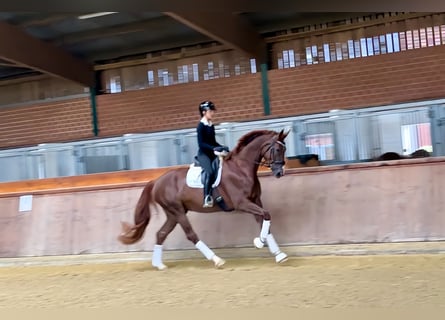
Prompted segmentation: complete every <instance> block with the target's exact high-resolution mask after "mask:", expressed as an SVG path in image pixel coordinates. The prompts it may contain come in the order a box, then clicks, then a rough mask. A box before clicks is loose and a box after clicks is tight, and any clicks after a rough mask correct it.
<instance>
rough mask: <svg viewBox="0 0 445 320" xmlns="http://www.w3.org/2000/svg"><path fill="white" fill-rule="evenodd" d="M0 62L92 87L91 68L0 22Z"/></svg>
mask: <svg viewBox="0 0 445 320" xmlns="http://www.w3.org/2000/svg"><path fill="white" fill-rule="evenodd" d="M0 43H3V44H7V45H2V46H0V58H1V59H3V60H6V61H9V62H12V63H16V64H20V65H21V66H24V67H28V68H30V69H34V70H37V71H40V72H43V73H47V74H51V75H53V76H56V77H60V78H64V79H67V80H71V81H74V82H77V83H80V84H83V85H85V86H88V87H90V86H93V85H94V71H93V67H92V66H91V65H90V64H88V63H87V62H85V61H83V60H80V59H78V58H75V57H74V56H72V55H70V54H68V53H66V52H65V51H63V50H62V49H60V48H58V47H55V46H53V45H51V44H49V43H46V42H44V41H42V40H39V39H36V38H34V37H32V36H31V35H29V34H27V33H26V32H24V31H22V30H21V29H19V28H18V27H15V26H12V25H10V24H8V23H5V22H0Z"/></svg>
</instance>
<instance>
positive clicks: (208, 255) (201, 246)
mask: <svg viewBox="0 0 445 320" xmlns="http://www.w3.org/2000/svg"><path fill="white" fill-rule="evenodd" d="M195 247H196V248H197V249H198V250H199V251H201V253H202V254H203V255H204V257H206V258H207V260H212V258H213V256H214V255H215V253H214V252H213V251H212V249H210V248H209V247H207V245H206V244H205V243H204V242H202V241H201V240H199V241H198V242H197V243H196V244H195Z"/></svg>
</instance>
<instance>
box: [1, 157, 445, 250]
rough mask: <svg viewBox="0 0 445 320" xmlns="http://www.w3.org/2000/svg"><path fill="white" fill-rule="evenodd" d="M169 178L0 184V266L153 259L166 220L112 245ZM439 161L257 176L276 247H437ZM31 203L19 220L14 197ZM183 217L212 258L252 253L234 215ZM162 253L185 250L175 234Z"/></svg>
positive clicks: (443, 228)
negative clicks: (50, 259) (150, 185)
mask: <svg viewBox="0 0 445 320" xmlns="http://www.w3.org/2000/svg"><path fill="white" fill-rule="evenodd" d="M169 169H170V168H163V169H153V170H141V171H130V172H116V173H107V174H97V175H85V176H79V177H65V178H57V179H43V180H36V181H24V182H11V183H1V184H0V221H1V229H2V232H1V233H0V257H22V256H48V255H77V254H87V253H112V252H128V251H151V250H152V247H153V244H154V240H155V232H156V231H157V229H158V228H160V226H161V224H162V223H163V221H164V219H165V217H164V215H163V214H162V213H160V212H159V211H154V212H153V214H152V219H151V222H150V225H149V226H148V228H147V230H146V234H145V237H144V238H143V240H142V241H141V242H139V243H137V244H135V245H132V246H124V245H122V244H120V243H119V242H118V241H117V236H118V235H119V233H120V221H122V220H124V221H132V219H133V216H132V215H133V210H134V207H135V205H136V202H137V200H138V197H139V195H140V192H141V190H142V188H143V185H144V184H145V182H146V181H148V180H150V179H154V178H156V177H157V176H159V174H162V173H163V172H165V171H166V170H169ZM444 172H445V158H444V157H442V158H432V159H431V158H430V159H426V158H423V159H411V160H396V161H388V162H371V163H361V164H349V165H340V166H329V167H309V168H298V169H289V170H287V172H286V173H287V174H286V175H285V176H284V177H283V178H281V179H276V178H274V177H272V176H271V175H270V174H269V173H264V172H260V181H261V183H262V189H263V198H262V199H263V203H264V206H265V208H267V209H268V210H270V212H271V213H272V231H273V232H274V234H275V238H276V240H277V241H278V243H279V244H281V245H291V244H341V243H374V242H399V241H413V240H416V241H428V240H445V216H444V215H443V208H444V206H445V199H444V197H443V192H442V190H444V189H445V176H444ZM23 194H33V203H32V210H31V211H28V212H19V211H18V208H19V196H20V195H23ZM189 217H190V219H191V222H192V225H193V226H194V228H195V231H196V232H197V233H198V235H199V236H200V237H201V238H202V239H203V240H204V241H205V242H206V243H207V244H208V245H209V246H210V247H213V248H217V247H218V248H231V247H243V246H247V247H251V246H252V240H253V238H254V237H255V236H257V234H258V232H259V227H258V225H257V224H256V223H255V221H254V219H253V218H252V217H251V216H250V215H246V214H240V213H239V212H234V213H233V212H232V213H225V212H218V213H213V214H202V213H196V212H190V213H189ZM165 248H166V249H167V250H172V249H193V245H192V244H191V243H190V242H189V241H188V240H187V239H186V237H185V235H184V233H183V231H182V230H181V229H180V227H179V226H177V227H176V229H175V230H174V231H173V233H172V234H171V235H170V236H169V238H168V239H167V241H166V243H165Z"/></svg>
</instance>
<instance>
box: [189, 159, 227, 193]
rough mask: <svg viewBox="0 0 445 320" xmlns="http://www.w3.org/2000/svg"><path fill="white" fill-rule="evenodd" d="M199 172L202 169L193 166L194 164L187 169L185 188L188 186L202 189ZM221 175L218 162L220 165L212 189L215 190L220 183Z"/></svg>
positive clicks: (220, 167)
mask: <svg viewBox="0 0 445 320" xmlns="http://www.w3.org/2000/svg"><path fill="white" fill-rule="evenodd" d="M201 172H202V167H200V166H195V164H194V163H192V164H191V165H190V167H189V169H188V170H187V176H186V178H185V181H186V183H187V186H189V187H190V188H204V185H203V184H202V181H201ZM221 173H222V161H220V165H219V168H218V175H217V177H216V180H215V182H214V183H213V185H212V188H216V187H217V186H218V185H219V183H220V182H221Z"/></svg>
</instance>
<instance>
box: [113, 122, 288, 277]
mask: <svg viewBox="0 0 445 320" xmlns="http://www.w3.org/2000/svg"><path fill="white" fill-rule="evenodd" d="M288 134H289V132H286V133H284V130H281V131H280V132H275V131H271V130H255V131H251V132H249V133H247V134H245V135H244V136H243V137H241V138H240V139H239V141H238V144H237V146H236V147H235V148H234V149H233V150H232V151H231V152H229V153H228V154H226V155H225V156H224V157H221V156H220V157H219V161H221V162H222V163H223V167H222V176H221V179H220V183H219V185H218V186H217V187H216V189H215V191H216V192H217V193H218V196H217V197H216V198H217V199H218V198H219V199H223V201H222V203H223V204H224V205H222V206H221V207H218V206H215V207H212V208H203V207H202V189H199V188H190V187H189V186H188V185H187V183H186V176H187V171H188V170H189V169H188V168H178V169H172V170H170V171H168V172H166V173H165V174H163V175H162V176H160V177H159V178H157V179H155V180H152V181H150V182H148V183H147V184H146V186H145V188H144V189H143V191H142V194H141V196H140V198H139V201H138V203H137V205H136V209H135V213H134V224H129V223H126V222H122V229H123V230H122V233H121V235H120V236H119V238H118V239H119V240H120V241H121V242H122V243H123V244H127V245H129V244H133V243H135V242H137V241H139V240H140V239H141V238H142V236H143V235H144V231H145V229H146V227H147V225H148V223H149V221H150V216H151V213H150V205H155V204H157V205H159V206H160V207H162V209H163V211H164V212H165V214H166V216H167V220H166V221H165V223H164V225H163V226H162V227H161V228H160V229H159V231H158V232H157V233H156V244H155V246H154V249H153V256H152V265H153V267H155V268H158V269H159V270H163V269H165V268H167V267H166V266H165V264H164V263H163V262H162V244H163V243H164V241H165V239H166V238H167V236H168V235H169V234H170V233H171V232H172V231H173V229H174V228H175V226H176V225H177V224H179V225H180V226H181V227H182V229H183V230H184V232H185V234H186V236H187V239H188V240H190V241H191V242H192V243H193V244H194V245H195V247H196V248H197V249H198V250H199V251H201V253H202V254H203V255H204V256H205V257H206V258H207V259H208V260H210V261H213V262H214V264H215V266H216V267H220V266H222V265H223V264H224V263H225V261H224V260H223V259H221V258H220V257H218V256H217V255H216V254H215V253H214V252H213V250H211V249H210V248H209V247H208V246H207V245H206V244H205V243H204V242H203V241H202V240H200V239H199V237H198V235H197V234H196V233H195V231H194V230H193V228H192V226H191V224H190V221H189V219H188V218H187V215H186V214H187V212H188V211H194V212H204V213H210V212H216V211H222V210H224V211H232V210H237V211H240V212H244V213H249V214H252V215H253V216H254V217H255V219H256V221H257V222H258V223H259V224H260V226H261V227H260V234H259V237H257V238H255V239H254V241H253V243H254V245H255V246H256V247H257V248H262V247H263V246H264V244H267V247H268V248H269V251H270V253H271V254H272V255H274V256H275V261H276V262H277V263H281V262H284V261H286V260H287V255H286V254H285V253H284V252H281V250H280V248H279V247H278V244H277V243H276V241H275V239H274V236H273V235H272V233H271V232H270V222H271V215H270V213H269V212H268V211H267V210H265V209H264V208H263V205H262V202H261V185H260V181H259V179H258V176H257V171H258V167H259V165H262V166H266V167H268V168H270V169H271V170H272V173H273V175H274V176H275V177H276V178H280V177H281V176H283V174H284V169H283V168H284V165H285V151H286V145H285V142H284V140H285V138H286V137H287V135H288Z"/></svg>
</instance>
